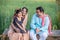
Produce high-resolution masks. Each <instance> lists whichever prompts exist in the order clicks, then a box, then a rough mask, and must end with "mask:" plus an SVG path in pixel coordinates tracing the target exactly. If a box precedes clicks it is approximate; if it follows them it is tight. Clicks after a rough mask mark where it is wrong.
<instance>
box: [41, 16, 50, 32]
mask: <svg viewBox="0 0 60 40" xmlns="http://www.w3.org/2000/svg"><path fill="white" fill-rule="evenodd" d="M49 23H50V21H49V17H46V18H45V21H44V26H42V27H41V28H40V30H41V31H44V30H47V29H48V26H49Z"/></svg>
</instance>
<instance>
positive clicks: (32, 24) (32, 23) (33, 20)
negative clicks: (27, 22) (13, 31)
mask: <svg viewBox="0 0 60 40" xmlns="http://www.w3.org/2000/svg"><path fill="white" fill-rule="evenodd" d="M35 21H36V20H35V15H33V17H32V20H31V28H32V29H36V25H35Z"/></svg>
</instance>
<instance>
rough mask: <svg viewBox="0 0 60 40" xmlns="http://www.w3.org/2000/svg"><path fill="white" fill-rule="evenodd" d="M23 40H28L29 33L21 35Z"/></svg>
mask: <svg viewBox="0 0 60 40" xmlns="http://www.w3.org/2000/svg"><path fill="white" fill-rule="evenodd" d="M23 39H24V40H29V31H28V32H27V33H24V34H23Z"/></svg>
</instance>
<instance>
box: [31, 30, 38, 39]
mask: <svg viewBox="0 0 60 40" xmlns="http://www.w3.org/2000/svg"><path fill="white" fill-rule="evenodd" d="M30 38H31V39H32V40H37V38H36V33H35V32H34V30H31V31H30Z"/></svg>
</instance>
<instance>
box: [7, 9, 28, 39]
mask: <svg viewBox="0 0 60 40" xmlns="http://www.w3.org/2000/svg"><path fill="white" fill-rule="evenodd" d="M22 13H23V14H22ZM25 23H27V15H24V11H23V10H21V9H18V10H16V11H15V14H14V18H13V22H12V24H11V26H10V30H9V32H8V36H9V39H10V40H23V39H26V37H24V35H25V36H28V35H27V31H26V29H25V26H26V24H25ZM27 40H28V39H27Z"/></svg>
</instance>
